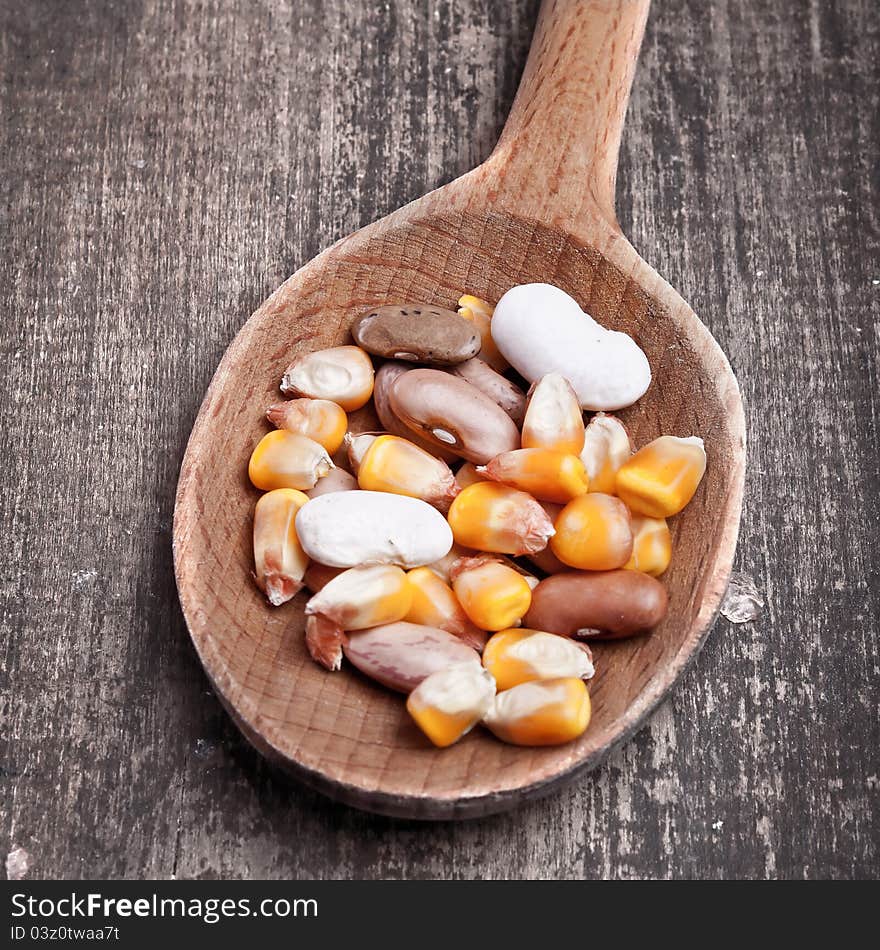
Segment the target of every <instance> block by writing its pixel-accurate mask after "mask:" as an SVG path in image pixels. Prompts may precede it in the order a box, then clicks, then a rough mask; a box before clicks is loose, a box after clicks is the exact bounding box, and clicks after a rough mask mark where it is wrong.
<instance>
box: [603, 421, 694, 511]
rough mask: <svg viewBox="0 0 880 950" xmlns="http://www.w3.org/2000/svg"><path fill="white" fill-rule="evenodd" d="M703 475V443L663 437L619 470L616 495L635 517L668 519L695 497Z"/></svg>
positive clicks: (641, 450) (640, 450)
mask: <svg viewBox="0 0 880 950" xmlns="http://www.w3.org/2000/svg"><path fill="white" fill-rule="evenodd" d="M705 471H706V450H705V448H704V446H703V440H702V439H700V438H697V437H696V436H691V437H690V438H688V439H679V438H676V437H675V436H673V435H663V436H660V438H659V439H654V441H653V442H651V443H649V444H648V445H646V446H645V447H644V448H643V449H639V451H638V452H636V454H635V455H634V456H633V457H632V458H631V459H629V460H628V461H627V462H626V463H625V464H624V465H622V466H621V468H620V470H619V471H618V473H617V494H618V495H619V496H620V497H621V498H622V499H623V500H624V501H625V502H626V503H627V504H628V505H629V507H630V508H631V509H632V510H633V511H634V512H635V513H636V514H640V515H647V516H648V517H649V518H669V517H670V516H671V515H675V514H678V512H679V511H681V509H682V508H684V506H685V505H686V504H687V503H688V502H689V501H690V500H691V498H693V497H694V492H696V490H697V487H698V486H699V484H700V481H701V480H702V478H703V475H704V474H705Z"/></svg>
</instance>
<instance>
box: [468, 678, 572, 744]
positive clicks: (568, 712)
mask: <svg viewBox="0 0 880 950" xmlns="http://www.w3.org/2000/svg"><path fill="white" fill-rule="evenodd" d="M590 712H591V707H590V694H589V692H588V691H587V687H586V685H585V683H584V681H583V680H582V679H576V678H575V677H565V678H561V679H552V680H536V681H534V682H531V683H521V684H520V685H519V686H514V687H513V688H512V689H507V690H504V692H500V693H498V695H497V696H496V697H495V699H494V700H493V702H492V705H491V707H490V708H489V712H488V713H487V714H486V715H485V716H484V718H483V723H484V725H486V726H487V727H488V728H489V729H490V730H491V731H492V732H493V733H494V734H495V735H496V736H497V737H498V738H499V739H501V740H502V741H503V742H509V743H511V744H512V745H526V746H546V745H562V744H563V743H564V742H571V740H572V739H577V737H578V736H580V735H583V733H584V731H585V730H586V728H587V726H588V725H589V724H590Z"/></svg>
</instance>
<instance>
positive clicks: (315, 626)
mask: <svg viewBox="0 0 880 950" xmlns="http://www.w3.org/2000/svg"><path fill="white" fill-rule="evenodd" d="M345 639H346V638H345V631H344V630H343V629H342V627H340V626H339V624H338V623H336V621H335V620H330V619H329V617H325V616H324V615H323V614H312V615H311V616H309V617H306V649H307V650H308V651H309V655H310V656H311V658H312V659H313V660H314V661H315V662H316V663H320V665H321V666H323V667H324V668H325V669H328V670H331V671H335V670H338V669H340V668H341V666H342V647H343V645H344V644H345Z"/></svg>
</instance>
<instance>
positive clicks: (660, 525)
mask: <svg viewBox="0 0 880 950" xmlns="http://www.w3.org/2000/svg"><path fill="white" fill-rule="evenodd" d="M632 532H633V553H632V557H630V559H629V560H628V561H627V562H626V564H624V565H623V566H624V567H625V568H626V570H628V571H641V572H642V573H643V574H650V575H652V576H653V577H659V576H660V575H661V574H662V573H663V572H664V571H665V570H666V568H667V567H669V562H670V561H671V560H672V538H671V537H670V535H669V526H668V525H667V524H666V521H665V519H663V518H645V517H644V516H643V515H633V517H632Z"/></svg>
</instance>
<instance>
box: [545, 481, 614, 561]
mask: <svg viewBox="0 0 880 950" xmlns="http://www.w3.org/2000/svg"><path fill="white" fill-rule="evenodd" d="M555 527H556V534H554V535H553V538H552V539H551V541H550V547H551V548H552V550H553V553H554V554H555V555H556V556H557V557H558V558H559V560H560V561H562V562H563V564H567V565H568V566H569V567H576V568H578V569H579V570H582V571H611V570H614V569H615V568H618V567H623V565H624V564H626V562H627V561H628V560H629V558H630V555H631V554H632V548H633V536H632V527H631V525H630V515H629V511H627V508H626V505H624V503H623V502H622V501H620V499H619V498H615V497H614V496H613V495H603V494H600V493H599V492H591V493H590V494H589V495H581V497H580V498H575V500H574V501H571V502H569V503H568V504H567V505H566V506H565V507H564V508H563V509H562V511H561V513H560V515H559V517H558V518H557V519H556V525H555Z"/></svg>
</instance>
